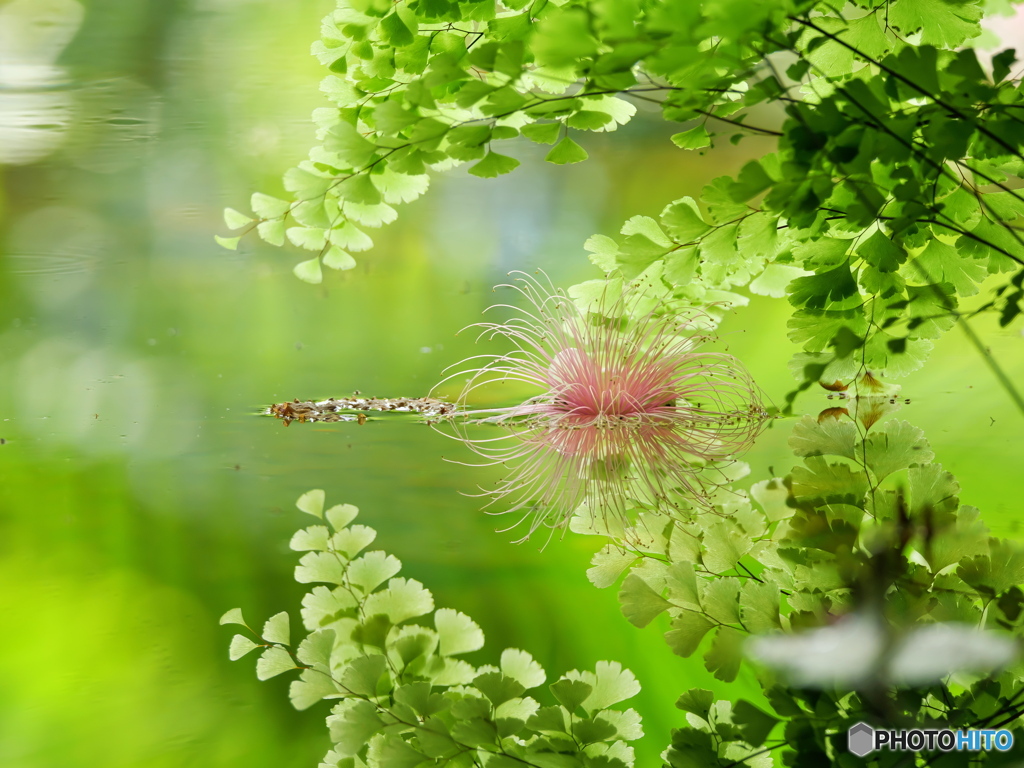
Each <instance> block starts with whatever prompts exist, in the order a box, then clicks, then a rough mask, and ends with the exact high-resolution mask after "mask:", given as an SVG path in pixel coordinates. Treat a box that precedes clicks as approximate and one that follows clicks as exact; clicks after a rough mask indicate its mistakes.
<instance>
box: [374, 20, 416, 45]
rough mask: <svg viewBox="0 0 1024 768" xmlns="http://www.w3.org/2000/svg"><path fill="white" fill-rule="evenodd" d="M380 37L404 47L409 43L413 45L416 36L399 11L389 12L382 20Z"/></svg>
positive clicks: (386, 41) (391, 43)
mask: <svg viewBox="0 0 1024 768" xmlns="http://www.w3.org/2000/svg"><path fill="white" fill-rule="evenodd" d="M380 37H381V40H382V41H384V42H385V43H389V44H390V45H392V46H394V47H395V48H404V47H405V46H407V45H412V43H413V41H414V39H415V38H414V36H413V33H412V31H410V29H409V28H408V27H407V26H405V22H403V21H402V17H401V16H399V15H398V12H397V11H395V12H394V13H389V14H388V15H387V16H385V17H384V18H383V19H381V22H380Z"/></svg>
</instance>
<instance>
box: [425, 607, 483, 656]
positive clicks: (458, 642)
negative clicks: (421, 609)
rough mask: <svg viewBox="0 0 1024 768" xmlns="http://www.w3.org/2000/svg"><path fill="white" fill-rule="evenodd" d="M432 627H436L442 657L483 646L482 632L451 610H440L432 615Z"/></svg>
mask: <svg viewBox="0 0 1024 768" xmlns="http://www.w3.org/2000/svg"><path fill="white" fill-rule="evenodd" d="M434 626H435V627H437V634H438V638H439V649H440V652H441V655H442V656H456V655H458V654H460V653H469V652H470V651H476V650H479V649H480V648H483V646H484V633H483V631H481V629H480V627H479V625H478V624H477V623H476V622H475V621H473V620H472V619H471V618H469V616H467V615H466V614H464V613H459V612H458V611H454V610H452V609H451V608H440V609H438V611H437V612H436V613H435V614H434Z"/></svg>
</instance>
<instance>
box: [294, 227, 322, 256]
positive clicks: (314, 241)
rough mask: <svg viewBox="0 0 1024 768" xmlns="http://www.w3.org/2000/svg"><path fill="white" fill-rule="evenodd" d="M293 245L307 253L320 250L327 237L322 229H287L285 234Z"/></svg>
mask: <svg viewBox="0 0 1024 768" xmlns="http://www.w3.org/2000/svg"><path fill="white" fill-rule="evenodd" d="M285 234H286V235H288V239H289V240H291V242H292V244H293V245H297V246H299V248H305V249H306V250H307V251H319V250H322V249H323V247H324V245H325V244H326V243H327V235H326V234H325V233H324V230H322V229H314V228H312V227H289V228H288V229H287V231H286V232H285Z"/></svg>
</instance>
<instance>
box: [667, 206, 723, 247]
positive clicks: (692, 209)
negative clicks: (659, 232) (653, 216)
mask: <svg viewBox="0 0 1024 768" xmlns="http://www.w3.org/2000/svg"><path fill="white" fill-rule="evenodd" d="M661 224H662V226H663V227H665V230H666V231H667V232H668V233H669V235H671V236H672V239H673V240H674V241H676V242H677V243H689V242H692V241H693V240H696V239H697V238H698V237H700V236H701V235H703V234H704V233H705V232H707V231H708V230H709V229H711V227H710V226H708V225H707V224H706V223H704V219H703V218H702V217H701V213H700V209H699V208H698V207H697V203H696V201H694V199H693V198H692V197H681V198H679V199H678V200H675V201H673V202H671V203H669V204H668V205H667V206H666V207H665V210H663V211H662V212H661Z"/></svg>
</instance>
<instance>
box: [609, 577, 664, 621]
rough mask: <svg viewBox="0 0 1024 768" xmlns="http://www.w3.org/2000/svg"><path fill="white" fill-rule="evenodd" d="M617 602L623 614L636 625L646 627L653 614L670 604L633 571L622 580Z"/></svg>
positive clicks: (652, 618)
mask: <svg viewBox="0 0 1024 768" xmlns="http://www.w3.org/2000/svg"><path fill="white" fill-rule="evenodd" d="M619 602H620V603H621V604H622V614H623V616H625V617H626V620H627V621H629V623H630V624H632V625H633V626H636V627H646V626H647V625H648V624H650V623H651V621H653V620H654V617H655V616H657V615H658V614H660V613H662V612H663V611H665V610H667V609H668V608H670V607H671V606H672V604H671V603H670V602H669V601H668V600H666V599H665V598H663V597H662V596H661V595H659V594H658V593H657V592H655V591H654V590H653V589H651V588H650V587H649V586H648V585H647V582H645V581H644V580H643V579H641V578H640V577H639V576H637V575H636V574H635V573H631V574H629V575H628V576H627V577H626V580H625V581H623V582H622V589H621V590H620V591H619Z"/></svg>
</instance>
